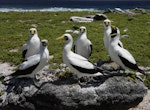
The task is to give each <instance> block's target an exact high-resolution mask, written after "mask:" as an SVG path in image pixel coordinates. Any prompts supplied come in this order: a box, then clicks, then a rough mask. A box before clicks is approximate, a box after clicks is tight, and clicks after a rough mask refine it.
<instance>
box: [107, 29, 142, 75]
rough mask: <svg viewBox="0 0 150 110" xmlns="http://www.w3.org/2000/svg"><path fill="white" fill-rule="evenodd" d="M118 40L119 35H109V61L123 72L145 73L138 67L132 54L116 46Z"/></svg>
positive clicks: (115, 33)
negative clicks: (118, 66) (114, 63)
mask: <svg viewBox="0 0 150 110" xmlns="http://www.w3.org/2000/svg"><path fill="white" fill-rule="evenodd" d="M119 39H120V35H119V34H117V32H114V33H111V35H110V44H109V55H110V57H111V59H112V60H113V61H114V62H116V63H117V64H118V65H120V66H121V67H122V68H123V69H124V70H129V69H131V70H135V71H138V72H140V73H142V74H145V72H144V71H143V70H141V69H140V68H139V67H138V65H137V63H136V61H135V59H134V57H133V56H132V54H131V53H130V52H129V51H128V50H126V49H124V48H122V47H120V46H119V45H118V42H119Z"/></svg>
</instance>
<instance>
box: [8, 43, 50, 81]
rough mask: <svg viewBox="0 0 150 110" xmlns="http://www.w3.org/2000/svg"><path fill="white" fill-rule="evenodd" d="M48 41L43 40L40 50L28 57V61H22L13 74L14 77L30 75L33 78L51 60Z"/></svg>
mask: <svg viewBox="0 0 150 110" xmlns="http://www.w3.org/2000/svg"><path fill="white" fill-rule="evenodd" d="M47 45H48V41H47V40H42V41H41V46H40V51H39V52H38V53H37V54H35V55H33V56H30V57H28V58H27V60H26V61H24V62H22V63H21V64H20V66H19V68H18V70H17V71H16V72H14V73H12V74H11V76H12V77H17V78H22V77H29V78H33V77H34V75H35V74H36V73H37V72H39V71H40V70H41V69H42V68H43V67H44V66H45V65H46V64H48V60H49V51H48V49H47Z"/></svg>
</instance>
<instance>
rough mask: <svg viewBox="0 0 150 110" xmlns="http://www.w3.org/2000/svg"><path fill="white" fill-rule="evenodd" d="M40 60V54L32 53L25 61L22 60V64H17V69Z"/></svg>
mask: <svg viewBox="0 0 150 110" xmlns="http://www.w3.org/2000/svg"><path fill="white" fill-rule="evenodd" d="M39 62H40V55H39V54H37V55H33V56H31V57H29V58H28V59H27V61H24V62H23V63H22V64H20V66H19V70H25V69H27V68H30V67H32V66H34V65H36V64H38V63H39Z"/></svg>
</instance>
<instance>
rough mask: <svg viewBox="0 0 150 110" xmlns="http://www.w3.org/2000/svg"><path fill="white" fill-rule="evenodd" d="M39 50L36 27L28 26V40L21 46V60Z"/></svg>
mask: <svg viewBox="0 0 150 110" xmlns="http://www.w3.org/2000/svg"><path fill="white" fill-rule="evenodd" d="M39 50H40V39H39V37H38V33H37V29H36V28H30V30H29V40H28V41H27V42H26V43H25V44H24V45H23V46H22V58H23V61H24V60H26V59H27V58H28V57H30V56H32V55H35V54H37V53H38V52H39Z"/></svg>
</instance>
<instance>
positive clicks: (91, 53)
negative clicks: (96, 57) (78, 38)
mask: <svg viewBox="0 0 150 110" xmlns="http://www.w3.org/2000/svg"><path fill="white" fill-rule="evenodd" d="M90 48H91V52H90V55H89V56H91V55H92V51H93V46H92V44H91V45H90Z"/></svg>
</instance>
